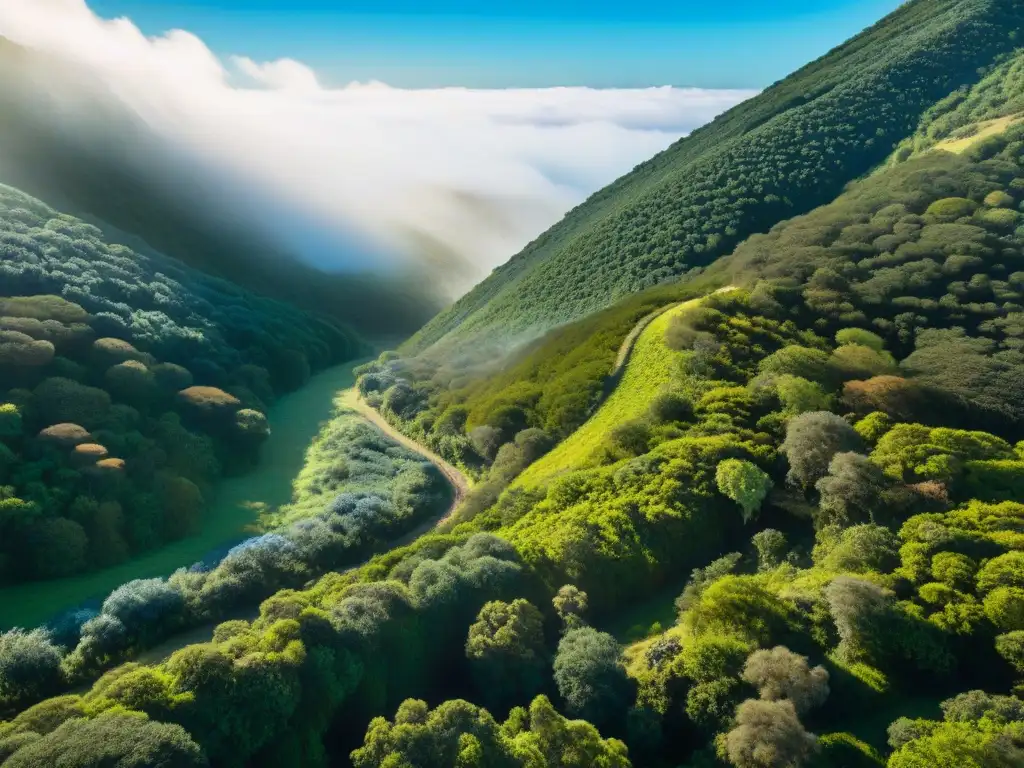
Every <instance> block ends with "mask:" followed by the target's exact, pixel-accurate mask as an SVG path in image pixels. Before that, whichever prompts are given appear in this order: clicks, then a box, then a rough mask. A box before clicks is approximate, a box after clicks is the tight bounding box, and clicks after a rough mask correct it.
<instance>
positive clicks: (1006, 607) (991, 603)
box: [985, 587, 1024, 632]
mask: <svg viewBox="0 0 1024 768" xmlns="http://www.w3.org/2000/svg"><path fill="white" fill-rule="evenodd" d="M985 615H986V616H988V618H989V621H991V622H992V623H993V624H995V625H996V627H998V628H999V629H1000V630H1001V631H1002V632H1016V631H1019V630H1024V589H1021V588H1020V587H997V588H996V589H994V590H992V591H991V592H989V594H988V596H987V597H986V598H985Z"/></svg>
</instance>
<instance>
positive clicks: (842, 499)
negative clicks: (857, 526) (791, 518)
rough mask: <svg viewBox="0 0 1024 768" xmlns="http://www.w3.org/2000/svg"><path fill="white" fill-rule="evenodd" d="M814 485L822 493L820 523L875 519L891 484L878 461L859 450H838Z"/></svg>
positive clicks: (844, 522) (842, 522)
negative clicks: (854, 451)
mask: <svg viewBox="0 0 1024 768" xmlns="http://www.w3.org/2000/svg"><path fill="white" fill-rule="evenodd" d="M815 487H816V488H817V489H818V493H820V494H821V503H820V513H819V517H818V521H819V523H821V522H831V523H838V524H840V525H847V524H849V523H851V522H861V521H865V520H874V518H875V513H876V511H878V509H879V508H880V506H881V503H882V495H883V493H884V492H885V490H886V488H887V487H888V482H887V481H886V478H885V475H884V474H883V473H882V470H881V469H880V468H879V467H878V465H876V464H874V463H872V461H871V460H870V459H869V458H868V457H867V456H862V455H861V454H859V453H850V452H844V453H837V454H836V455H835V456H833V457H832V460H831V461H830V462H829V465H828V474H827V475H825V477H823V478H821V479H820V480H819V481H818V482H817V483H816V484H815Z"/></svg>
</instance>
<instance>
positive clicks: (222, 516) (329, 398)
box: [0, 360, 363, 629]
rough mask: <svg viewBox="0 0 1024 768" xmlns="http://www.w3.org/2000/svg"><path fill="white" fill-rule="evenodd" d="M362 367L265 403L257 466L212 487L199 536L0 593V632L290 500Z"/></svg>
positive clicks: (238, 536)
mask: <svg viewBox="0 0 1024 768" xmlns="http://www.w3.org/2000/svg"><path fill="white" fill-rule="evenodd" d="M362 362H363V361H361V360H360V361H356V362H347V363H343V364H341V365H338V366H335V367H334V368H329V369H328V370H326V371H322V372H321V373H318V374H317V375H316V376H314V377H313V378H311V379H310V380H309V382H307V384H306V386H304V387H303V388H302V389H300V390H298V391H297V392H292V393H290V394H288V395H285V396H284V397H282V398H281V399H280V400H278V401H277V402H276V403H275V404H274V405H273V407H272V408H271V409H270V411H269V413H268V414H267V420H268V421H269V423H270V430H271V434H270V439H269V440H267V442H266V444H265V445H264V446H263V452H262V455H261V457H260V463H259V466H258V467H257V468H256V469H255V470H254V471H253V472H250V473H249V474H247V475H244V476H242V477H232V478H227V479H226V480H223V481H222V482H221V483H219V484H218V486H217V490H216V496H215V497H214V500H213V503H212V504H211V506H210V508H209V509H208V510H207V512H206V517H205V521H204V524H203V529H202V531H201V532H199V533H198V534H196V535H195V536H190V537H189V538H187V539H182V540H181V541H176V542H173V543H171V544H169V545H167V546H165V547H163V548H161V549H159V550H157V551H155V552H152V553H150V554H147V555H144V556H142V557H140V558H138V559H135V560H130V561H128V562H126V563H122V564H121V565H118V566H116V567H114V568H108V569H106V570H103V571H97V572H94V573H86V574H82V575H80V576H75V577H71V578H66V579H55V580H53V581H41V582H38V581H37V582H32V583H28V584H18V585H15V586H11V587H6V588H0V629H10V628H11V627H34V626H37V625H39V624H42V623H43V622H45V621H48V620H49V619H51V618H53V617H54V616H55V615H57V614H59V613H61V612H62V611H65V610H67V609H68V608H72V607H74V606H77V605H81V604H82V603H85V602H87V601H89V600H94V599H102V598H103V597H105V596H106V595H108V594H110V592H112V591H113V590H114V589H116V588H117V587H119V586H120V585H121V584H124V583H125V582H127V581H131V580H132V579H146V578H153V577H155V576H167V575H169V574H170V573H172V572H173V571H175V570H176V569H178V568H181V567H183V566H189V565H192V563H195V562H197V561H199V560H201V559H202V558H203V557H204V556H205V555H207V554H208V553H210V552H212V551H214V550H216V549H218V548H220V547H223V546H226V545H229V544H233V543H235V542H238V541H241V540H242V539H244V538H246V537H247V535H248V534H249V532H250V530H251V527H252V526H253V525H254V524H255V523H256V521H257V517H258V511H257V508H256V507H257V505H264V504H265V505H269V506H280V505H281V504H286V503H288V502H289V501H290V500H291V496H292V481H293V480H294V479H295V477H296V476H297V475H298V473H299V471H300V470H301V469H302V466H303V463H304V460H305V456H306V448H307V447H308V446H309V444H310V443H311V442H312V441H313V439H314V438H315V437H316V436H317V433H318V432H319V431H320V427H321V425H322V424H323V423H324V422H325V421H327V420H328V419H329V418H330V417H331V413H332V411H333V408H334V397H335V395H336V394H337V393H338V391H339V390H343V389H348V388H349V387H351V386H352V385H353V383H354V377H353V375H352V369H353V368H354V367H355V366H357V365H359V364H360V363H362Z"/></svg>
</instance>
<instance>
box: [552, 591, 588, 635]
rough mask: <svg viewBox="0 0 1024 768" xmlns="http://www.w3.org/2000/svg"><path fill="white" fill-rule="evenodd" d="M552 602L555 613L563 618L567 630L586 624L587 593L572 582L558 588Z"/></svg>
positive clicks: (563, 624)
mask: <svg viewBox="0 0 1024 768" xmlns="http://www.w3.org/2000/svg"><path fill="white" fill-rule="evenodd" d="M551 603H552V604H553V605H554V607H555V613H557V614H558V617H559V618H560V619H561V620H562V626H563V627H564V629H565V630H566V631H568V630H570V629H579V628H580V627H583V626H585V625H586V623H587V622H586V620H585V618H584V617H585V616H586V614H587V593H586V592H584V591H582V590H580V589H578V588H577V587H575V586H574V585H572V584H566V585H564V586H562V587H559V588H558V592H557V593H555V596H554V598H553V599H552V600H551Z"/></svg>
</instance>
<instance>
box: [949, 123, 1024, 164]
mask: <svg viewBox="0 0 1024 768" xmlns="http://www.w3.org/2000/svg"><path fill="white" fill-rule="evenodd" d="M1021 119H1024V118H1022V116H1021V115H1007V116H1006V117H998V118H996V119H995V120H986V121H984V122H981V123H976V130H975V132H974V133H972V134H971V135H970V136H965V137H963V138H959V139H956V138H951V139H946V140H945V141H940V142H939V143H938V144H936V145H935V149H943V150H945V151H946V152H952V153H954V154H957V155H959V154H962V153H963V152H965V151H967V150H968V149H970V148H971V147H972V146H974V145H975V144H977V143H978V142H979V141H983V140H984V139H987V138H989V137H990V136H996V135H998V134H1000V133H1002V132H1003V131H1005V130H1006V129H1007V128H1009V127H1010V126H1011V125H1013V124H1014V123H1016V122H1018V121H1020V120H1021Z"/></svg>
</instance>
